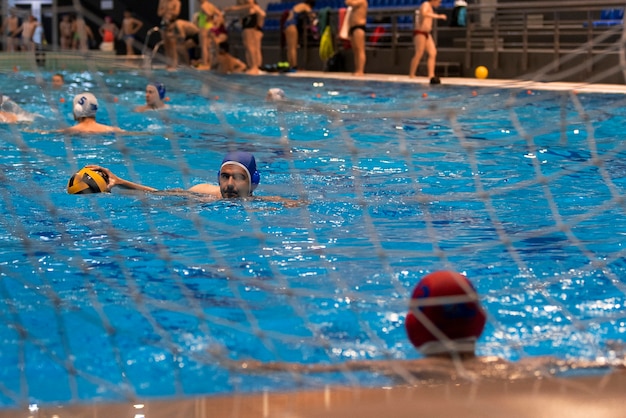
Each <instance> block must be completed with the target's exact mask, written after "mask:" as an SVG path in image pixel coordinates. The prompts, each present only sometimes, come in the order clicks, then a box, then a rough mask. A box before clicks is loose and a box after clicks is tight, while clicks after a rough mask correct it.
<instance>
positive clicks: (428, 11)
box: [420, 2, 448, 20]
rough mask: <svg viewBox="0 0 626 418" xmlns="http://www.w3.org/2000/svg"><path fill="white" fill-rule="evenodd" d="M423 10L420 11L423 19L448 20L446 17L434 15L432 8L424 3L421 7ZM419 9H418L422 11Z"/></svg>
mask: <svg viewBox="0 0 626 418" xmlns="http://www.w3.org/2000/svg"><path fill="white" fill-rule="evenodd" d="M422 8H423V9H424V10H420V15H421V16H423V17H429V18H431V19H441V20H446V19H447V18H448V16H446V15H445V14H439V13H435V11H434V10H433V8H432V6H431V5H430V4H429V3H427V2H424V3H423V7H422ZM422 8H420V9H422Z"/></svg>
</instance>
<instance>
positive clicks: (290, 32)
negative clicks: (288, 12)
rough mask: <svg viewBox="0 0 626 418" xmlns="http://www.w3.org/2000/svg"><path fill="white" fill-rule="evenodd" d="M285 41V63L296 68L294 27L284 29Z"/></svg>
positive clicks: (296, 38) (296, 46)
mask: <svg viewBox="0 0 626 418" xmlns="http://www.w3.org/2000/svg"><path fill="white" fill-rule="evenodd" d="M285 41H287V61H288V62H289V67H291V68H294V67H297V66H298V29H297V28H296V25H289V26H287V27H286V28H285Z"/></svg>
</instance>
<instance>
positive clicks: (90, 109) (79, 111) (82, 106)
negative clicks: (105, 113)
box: [73, 92, 98, 120]
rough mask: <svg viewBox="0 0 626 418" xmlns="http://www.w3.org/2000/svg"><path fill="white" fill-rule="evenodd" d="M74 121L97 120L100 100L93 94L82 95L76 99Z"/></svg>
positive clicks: (78, 95)
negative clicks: (82, 119) (83, 119)
mask: <svg viewBox="0 0 626 418" xmlns="http://www.w3.org/2000/svg"><path fill="white" fill-rule="evenodd" d="M73 103H74V108H73V109H74V119H76V120H78V119H81V118H95V117H96V111H97V110H98V99H96V96H94V95H93V94H91V93H87V92H85V93H80V94H77V95H76V96H75V97H74V102H73Z"/></svg>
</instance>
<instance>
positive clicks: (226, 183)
mask: <svg viewBox="0 0 626 418" xmlns="http://www.w3.org/2000/svg"><path fill="white" fill-rule="evenodd" d="M220 192H221V193H222V197H223V198H224V199H236V198H238V197H247V196H250V194H251V192H252V190H250V180H249V179H248V173H247V172H246V170H245V169H244V168H243V167H240V166H238V165H234V164H226V165H225V166H224V167H222V169H221V171H220Z"/></svg>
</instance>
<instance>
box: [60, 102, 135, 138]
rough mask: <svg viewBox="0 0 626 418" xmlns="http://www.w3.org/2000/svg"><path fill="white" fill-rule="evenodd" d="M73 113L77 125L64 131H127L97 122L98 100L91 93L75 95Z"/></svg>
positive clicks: (63, 130) (90, 132)
mask: <svg viewBox="0 0 626 418" xmlns="http://www.w3.org/2000/svg"><path fill="white" fill-rule="evenodd" d="M72 109H73V113H74V120H75V121H76V122H77V124H76V125H74V126H71V127H69V128H66V129H62V130H61V132H63V133H88V134H93V133H109V132H112V133H121V132H125V131H124V130H123V129H120V128H118V127H115V126H109V125H104V124H101V123H98V122H96V112H97V111H98V100H97V99H96V96H94V95H93V94H91V93H87V92H84V93H80V94H77V95H76V96H75V97H74V100H73V107H72Z"/></svg>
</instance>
